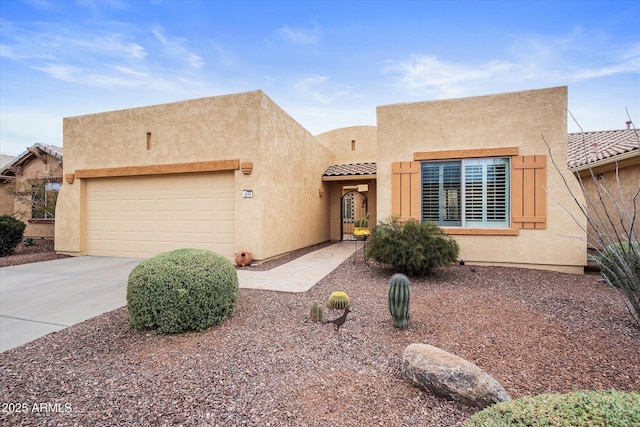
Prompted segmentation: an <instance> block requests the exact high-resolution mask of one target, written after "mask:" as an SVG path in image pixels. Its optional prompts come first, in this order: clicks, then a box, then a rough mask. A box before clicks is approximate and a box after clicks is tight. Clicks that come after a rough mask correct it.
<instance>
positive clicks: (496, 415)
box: [463, 390, 640, 427]
mask: <svg viewBox="0 0 640 427" xmlns="http://www.w3.org/2000/svg"><path fill="white" fill-rule="evenodd" d="M637 425H640V394H638V393H636V392H623V391H615V390H609V391H600V392H596V391H576V392H573V393H568V394H541V395H538V396H534V397H522V398H520V399H516V400H512V401H510V402H502V403H498V404H496V405H493V406H490V407H488V408H487V409H484V410H483V411H480V412H478V413H477V414H475V415H474V416H472V417H471V418H470V419H469V420H467V422H465V423H464V424H463V427H480V426H482V427H510V426H513V427H516V426H518V427H533V426H535V427H552V426H553V427H555V426H566V427H592V426H608V427H626V426H637Z"/></svg>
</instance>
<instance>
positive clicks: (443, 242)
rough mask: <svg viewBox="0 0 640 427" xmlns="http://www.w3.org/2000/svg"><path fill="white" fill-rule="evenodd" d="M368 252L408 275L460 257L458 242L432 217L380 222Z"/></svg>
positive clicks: (370, 255) (379, 260) (439, 265)
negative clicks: (420, 219)
mask: <svg viewBox="0 0 640 427" xmlns="http://www.w3.org/2000/svg"><path fill="white" fill-rule="evenodd" d="M368 246H369V250H368V252H367V255H368V256H369V257H370V258H373V259H374V260H376V261H378V262H379V263H382V264H386V265H389V266H391V267H393V268H394V269H395V270H396V271H397V272H399V273H403V274H406V275H407V276H421V275H425V274H428V273H430V272H432V271H433V270H435V269H436V268H438V267H444V266H446V265H449V264H451V263H453V262H455V261H456V260H457V258H458V252H459V247H458V243H457V242H456V241H455V240H454V239H453V238H452V237H451V236H449V235H447V234H445V232H444V231H443V230H442V229H441V228H440V227H438V226H437V225H436V224H435V223H433V222H431V221H425V222H418V221H416V220H413V219H411V220H408V221H406V222H400V221H398V219H397V218H391V219H387V220H385V221H382V222H380V223H379V224H378V226H377V227H376V228H375V230H374V232H373V238H372V239H371V243H370V244H369V245H368Z"/></svg>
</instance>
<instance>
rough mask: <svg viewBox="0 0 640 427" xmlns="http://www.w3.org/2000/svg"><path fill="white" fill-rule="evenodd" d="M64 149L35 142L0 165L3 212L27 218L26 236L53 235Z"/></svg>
mask: <svg viewBox="0 0 640 427" xmlns="http://www.w3.org/2000/svg"><path fill="white" fill-rule="evenodd" d="M61 182H62V148H60V147H54V146H52V145H45V144H34V145H33V146H31V147H28V148H27V150H26V151H25V152H24V153H22V154H21V155H19V156H18V157H14V158H13V160H11V161H10V162H8V163H6V164H5V165H3V166H2V167H1V168H0V188H1V189H0V206H2V213H3V214H6V215H13V216H15V217H16V218H18V219H20V220H22V221H24V222H25V223H26V224H27V227H26V228H25V230H24V236H25V237H34V238H53V237H54V232H55V225H54V222H55V203H56V199H57V196H58V191H59V190H60V186H61Z"/></svg>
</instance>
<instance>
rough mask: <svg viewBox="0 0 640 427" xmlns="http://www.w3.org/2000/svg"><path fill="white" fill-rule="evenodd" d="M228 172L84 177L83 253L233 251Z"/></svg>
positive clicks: (230, 177)
mask: <svg viewBox="0 0 640 427" xmlns="http://www.w3.org/2000/svg"><path fill="white" fill-rule="evenodd" d="M233 193H234V177H233V173H226V172H225V173H211V174H185V175H162V176H144V177H124V178H103V179H90V180H88V181H87V187H86V201H87V204H86V209H87V210H86V212H87V253H88V254H89V255H96V256H120V257H135V258H148V257H151V256H153V255H157V254H159V253H161V252H166V251H169V250H173V249H178V248H202V249H208V250H211V251H214V252H217V253H219V254H222V255H224V256H226V257H229V258H232V257H233V249H234V237H235V208H234V198H233Z"/></svg>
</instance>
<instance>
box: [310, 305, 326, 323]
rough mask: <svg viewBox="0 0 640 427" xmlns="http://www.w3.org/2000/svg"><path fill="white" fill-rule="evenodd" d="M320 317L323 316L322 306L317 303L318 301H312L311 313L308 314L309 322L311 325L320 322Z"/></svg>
mask: <svg viewBox="0 0 640 427" xmlns="http://www.w3.org/2000/svg"><path fill="white" fill-rule="evenodd" d="M322 316H323V308H322V304H320V303H318V301H314V302H313V304H311V313H310V314H309V317H310V318H311V321H312V322H313V323H317V322H322Z"/></svg>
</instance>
